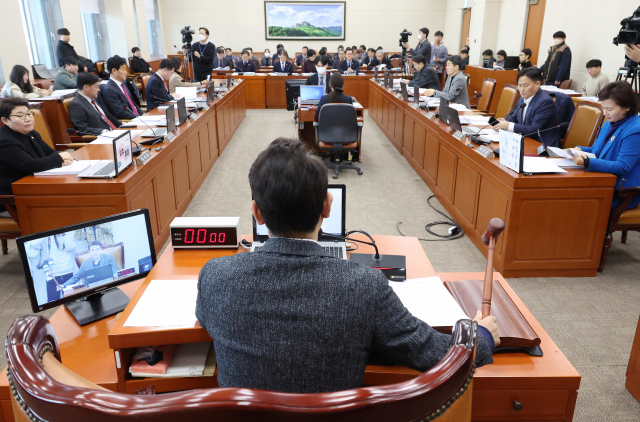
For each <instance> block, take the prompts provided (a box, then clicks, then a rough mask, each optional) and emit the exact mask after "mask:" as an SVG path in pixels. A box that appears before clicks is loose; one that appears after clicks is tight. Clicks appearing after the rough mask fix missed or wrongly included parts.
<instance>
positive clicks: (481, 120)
mask: <svg viewBox="0 0 640 422" xmlns="http://www.w3.org/2000/svg"><path fill="white" fill-rule="evenodd" d="M490 118H491V117H490V116H460V124H463V125H483V126H486V125H488V124H489V119H490Z"/></svg>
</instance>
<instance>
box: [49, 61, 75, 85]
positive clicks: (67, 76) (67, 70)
mask: <svg viewBox="0 0 640 422" xmlns="http://www.w3.org/2000/svg"><path fill="white" fill-rule="evenodd" d="M77 78H78V60H77V59H76V58H75V57H73V56H67V57H65V58H64V68H63V69H60V70H59V71H58V74H57V75H56V79H55V81H54V82H53V90H54V91H57V90H59V89H75V88H78V79H77Z"/></svg>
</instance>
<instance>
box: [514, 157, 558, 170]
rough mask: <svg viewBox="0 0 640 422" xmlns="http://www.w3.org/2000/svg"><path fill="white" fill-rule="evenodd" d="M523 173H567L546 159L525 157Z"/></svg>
mask: <svg viewBox="0 0 640 422" xmlns="http://www.w3.org/2000/svg"><path fill="white" fill-rule="evenodd" d="M522 171H523V172H525V173H566V172H567V171H566V170H564V169H562V168H560V167H558V166H557V165H556V164H554V162H553V160H547V158H546V157H524V161H523V162H522Z"/></svg>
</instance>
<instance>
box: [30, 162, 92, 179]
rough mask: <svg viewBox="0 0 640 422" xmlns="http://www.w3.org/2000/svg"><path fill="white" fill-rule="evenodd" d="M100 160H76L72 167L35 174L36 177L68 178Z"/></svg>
mask: <svg viewBox="0 0 640 422" xmlns="http://www.w3.org/2000/svg"><path fill="white" fill-rule="evenodd" d="M98 161H100V160H75V161H74V162H73V163H72V164H71V165H68V166H64V167H58V168H55V169H51V170H47V171H40V172H38V173H34V174H33V175H34V176H68V175H77V174H80V173H82V172H83V171H85V170H86V169H88V168H89V167H91V166H92V165H94V164H95V163H97V162H98Z"/></svg>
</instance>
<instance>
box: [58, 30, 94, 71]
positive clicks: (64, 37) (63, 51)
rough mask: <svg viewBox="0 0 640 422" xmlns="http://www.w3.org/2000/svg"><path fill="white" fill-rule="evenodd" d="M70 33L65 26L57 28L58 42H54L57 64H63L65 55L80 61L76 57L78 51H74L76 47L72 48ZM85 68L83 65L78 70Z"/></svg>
mask: <svg viewBox="0 0 640 422" xmlns="http://www.w3.org/2000/svg"><path fill="white" fill-rule="evenodd" d="M69 41H71V33H70V32H69V30H68V29H67V28H60V29H58V44H56V57H57V58H58V66H59V67H62V66H64V59H65V58H66V57H67V56H73V57H75V58H76V60H78V61H80V58H79V57H78V53H76V49H75V48H73V46H72V45H71V44H69ZM86 71H87V68H86V67H85V66H81V67H80V72H86Z"/></svg>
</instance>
